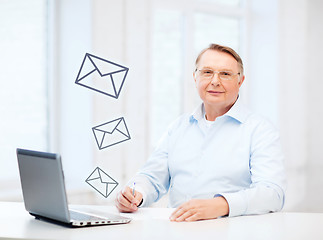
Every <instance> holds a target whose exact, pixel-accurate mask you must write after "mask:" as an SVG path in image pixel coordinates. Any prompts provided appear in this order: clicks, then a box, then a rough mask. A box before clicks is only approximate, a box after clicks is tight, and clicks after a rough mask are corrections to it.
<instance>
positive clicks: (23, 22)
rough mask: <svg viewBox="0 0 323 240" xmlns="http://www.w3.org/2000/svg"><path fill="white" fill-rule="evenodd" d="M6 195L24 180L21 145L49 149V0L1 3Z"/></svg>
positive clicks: (0, 110) (1, 144)
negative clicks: (20, 166)
mask: <svg viewBox="0 0 323 240" xmlns="http://www.w3.org/2000/svg"><path fill="white" fill-rule="evenodd" d="M0 36H1V37H0V52H1V58H0V65H1V78H0V82H1V87H0V102H1V104H0V115H1V118H0V132H1V138H0V165H1V167H0V180H1V182H2V184H0V198H1V196H2V195H3V196H6V197H7V196H8V194H4V192H5V191H6V189H10V188H11V187H10V186H11V185H10V184H15V186H16V185H17V184H18V179H19V177H18V171H17V158H16V148H17V147H23V148H31V149H37V150H47V145H48V140H47V139H48V127H47V126H48V121H47V87H46V75H45V70H46V1H43V0H30V1H23V0H10V1H1V2H0Z"/></svg>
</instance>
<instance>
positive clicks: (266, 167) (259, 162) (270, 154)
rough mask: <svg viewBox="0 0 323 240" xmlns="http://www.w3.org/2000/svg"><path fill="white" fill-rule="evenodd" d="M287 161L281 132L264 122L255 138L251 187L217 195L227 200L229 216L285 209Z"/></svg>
mask: <svg viewBox="0 0 323 240" xmlns="http://www.w3.org/2000/svg"><path fill="white" fill-rule="evenodd" d="M283 158H284V157H283V153H282V149H281V144H280V138H279V133H278V131H277V130H276V129H275V128H274V127H273V126H272V125H271V124H270V123H268V122H262V123H261V124H259V125H258V126H257V127H256V129H255V130H254V131H253V133H252V136H251V146H250V160H249V168H250V174H251V185H250V187H249V188H248V189H243V190H240V191H237V192H228V193H220V194H217V195H216V196H223V197H224V198H225V199H226V200H227V202H228V204H229V217H233V216H239V215H250V214H263V213H268V212H275V211H280V210H281V209H282V208H283V206H284V198H285V189H286V176H285V169H284V164H283ZM216 196H215V197H216Z"/></svg>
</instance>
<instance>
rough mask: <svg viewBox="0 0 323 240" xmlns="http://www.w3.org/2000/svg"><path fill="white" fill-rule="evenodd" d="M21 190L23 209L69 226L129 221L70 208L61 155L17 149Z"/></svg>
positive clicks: (39, 217)
mask: <svg viewBox="0 0 323 240" xmlns="http://www.w3.org/2000/svg"><path fill="white" fill-rule="evenodd" d="M17 158H18V165H19V173H20V180H21V187H22V193H23V198H24V203H25V208H26V210H27V211H28V212H29V213H30V214H31V215H33V216H35V217H36V219H42V220H47V221H50V222H54V223H60V224H63V225H66V226H70V227H83V226H96V225H106V224H120V223H129V222H130V221H131V219H130V218H127V217H122V216H119V215H113V214H109V213H105V212H102V213H101V214H100V213H98V212H95V211H94V212H95V214H90V213H87V212H86V211H82V210H80V209H78V210H70V209H69V208H68V204H67V196H66V191H65V184H64V173H63V168H62V162H61V156H60V155H59V154H54V153H46V152H37V151H31V150H26V149H19V148H18V149H17Z"/></svg>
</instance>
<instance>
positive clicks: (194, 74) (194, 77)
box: [193, 71, 196, 83]
mask: <svg viewBox="0 0 323 240" xmlns="http://www.w3.org/2000/svg"><path fill="white" fill-rule="evenodd" d="M193 79H194V82H195V83H196V71H193Z"/></svg>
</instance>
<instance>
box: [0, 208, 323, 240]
mask: <svg viewBox="0 0 323 240" xmlns="http://www.w3.org/2000/svg"><path fill="white" fill-rule="evenodd" d="M71 207H73V208H74V209H78V208H80V207H81V206H79V205H75V206H71ZM84 207H86V208H88V209H90V210H92V211H98V210H100V211H108V212H113V213H118V211H117V209H116V208H115V207H114V206H90V205H86V206H84ZM173 210H174V209H168V208H141V209H139V211H138V212H137V213H133V214H130V213H123V214H121V215H123V216H127V217H131V218H132V219H133V220H132V221H131V223H128V224H121V225H107V226H96V227H87V228H76V229H74V228H67V227H63V226H60V225H56V224H52V223H48V222H44V221H39V220H36V219H35V218H34V217H32V216H31V215H29V213H28V212H27V211H26V210H25V208H24V205H23V203H21V202H19V203H15V202H0V239H78V240H80V239H94V240H98V239H129V240H136V239H147V240H148V239H151V240H159V239H166V240H170V239H185V240H189V239H194V240H199V239H201V240H202V239H248V240H250V239H257V240H259V239H270V240H273V239H275V240H278V239H284V240H286V239H292V240H297V239H311V240H313V239H323V227H322V226H323V213H294V212H278V213H270V214H264V215H254V216H241V217H233V218H219V219H214V220H205V221H197V222H180V223H177V222H170V221H169V220H168V217H169V216H170V214H171V212H172V211H173Z"/></svg>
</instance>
